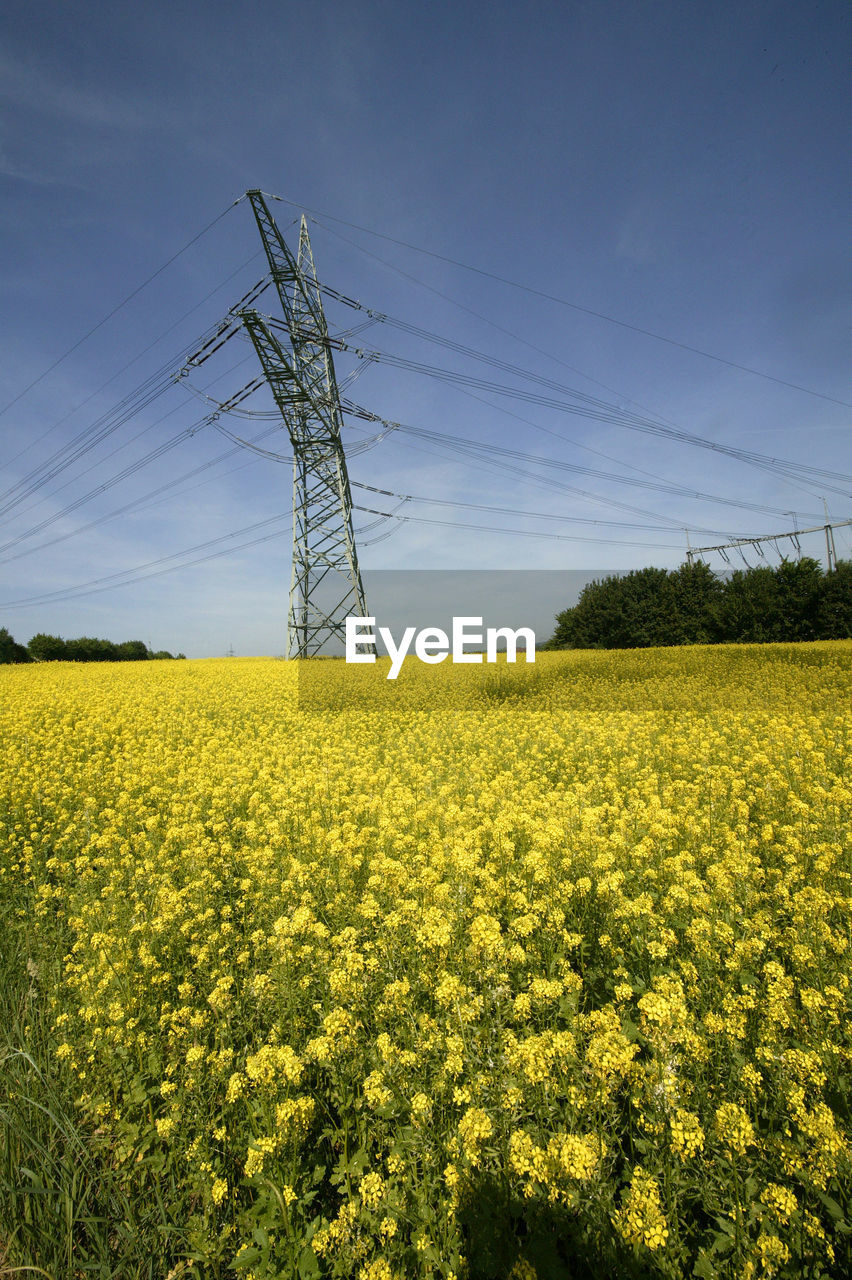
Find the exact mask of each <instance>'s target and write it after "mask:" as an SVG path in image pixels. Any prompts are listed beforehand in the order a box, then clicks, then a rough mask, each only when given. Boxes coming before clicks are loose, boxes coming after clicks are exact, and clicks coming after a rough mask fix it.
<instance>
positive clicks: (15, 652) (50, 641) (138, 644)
mask: <svg viewBox="0 0 852 1280" xmlns="http://www.w3.org/2000/svg"><path fill="white" fill-rule="evenodd" d="M185 656H186V655H185V654H183V653H178V654H173V653H169V652H168V650H166V649H159V650H157V651H156V652H155V651H154V650H153V649H149V648H148V646H147V645H146V644H145V643H144V641H142V640H124V641H123V642H122V643H121V644H115V643H114V641H112V640H98V639H96V638H95V637H94V636H80V637H79V638H78V639H77V640H63V639H62V637H61V636H48V635H45V634H44V632H39V634H38V635H36V636H33V638H32V640H30V642H29V644H26V645H24V644H18V642H17V641H16V640H15V639H14V637H13V636H11V635H10V634H9V632H8V630H7V629H6V627H0V663H3V662H142V661H145V660H147V659H151V658H156V659H160V658H174V657H178V658H184V657H185Z"/></svg>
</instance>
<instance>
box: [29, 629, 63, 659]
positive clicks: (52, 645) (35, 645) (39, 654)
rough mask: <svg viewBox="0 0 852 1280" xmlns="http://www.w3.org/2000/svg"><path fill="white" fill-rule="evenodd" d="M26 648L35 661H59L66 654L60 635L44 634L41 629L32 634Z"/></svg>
mask: <svg viewBox="0 0 852 1280" xmlns="http://www.w3.org/2000/svg"><path fill="white" fill-rule="evenodd" d="M27 649H28V650H29V653H30V657H31V658H32V659H33V660H34V661H35V662H61V661H62V660H63V658H65V657H66V656H67V653H66V649H65V641H64V640H63V639H62V637H61V636H49V635H45V633H44V632H43V631H40V632H39V633H38V635H35V636H33V638H32V640H31V641H30V642H29V644H28V645H27Z"/></svg>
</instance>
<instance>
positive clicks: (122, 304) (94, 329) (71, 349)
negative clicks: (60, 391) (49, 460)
mask: <svg viewBox="0 0 852 1280" xmlns="http://www.w3.org/2000/svg"><path fill="white" fill-rule="evenodd" d="M244 199H245V196H240V197H239V199H237V200H234V202H233V204H229V205H228V207H227V209H223V210H222V212H221V213H220V214H217V216H216V217H215V218H214V219H213V221H212V222H208V224H207V226H206V227H203V228H202V229H201V231H199V232H198V235H195V236H193V237H192V239H191V240H187V242H186V244H185V245H184V246H183V247H182V248H180V249H178V251H177V253H173V254H172V256H171V257H170V258H167V259H166V261H165V262H164V263H163V265H162V266H161V267H158V268H157V270H156V271H154V272H153V273H152V274H151V275H150V276H148V279H147V280H143V281H142V283H141V284H140V285H137V287H136V288H135V289H134V290H133V291H132V293H128V295H127V297H126V298H123V299H122V300H121V302H119V303H118V304H117V305H116V306H114V307H113V309H112V310H111V311H109V312H107V314H106V315H105V316H104V318H103V319H102V320H99V321H98V323H97V324H95V325H92V327H91V329H89V330H88V331H87V332H86V333H84V334H83V336H82V338H78V339H77V341H76V342H75V343H73V345H72V346H70V347H69V348H68V350H67V351H65V352H63V354H62V355H61V356H59V357H58V359H56V360H54V361H53V363H52V364H51V365H48V367H47V368H46V369H45V370H44V371H43V372H42V373H40V374H39V375H38V377H37V378H33V380H32V382H31V383H29V385H28V386H26V387H24V389H23V391H19V392H18V394H17V395H16V396H15V397H14V398H13V399H12V400H10V401H9V402H8V404H5V405H3V407H2V408H0V416H1V415H2V414H4V413H7V412H8V410H9V409H11V408H12V406H13V405H16V404H17V403H18V401H19V400H23V398H24V396H25V395H28V394H29V392H30V391H32V389H33V387H37V386H38V384H39V383H40V382H42V381H43V380H44V379H45V378H46V377H47V375H48V374H49V373H53V370H54V369H57V368H58V367H59V365H61V364H62V363H63V362H64V361H65V360H67V359H68V357H69V356H70V355H73V353H74V352H75V351H76V350H77V348H78V347H82V345H83V343H84V342H88V340H89V338H91V336H92V334H94V333H97V331H98V330H99V329H102V328H103V327H104V325H105V324H106V323H107V321H109V320H111V319H112V318H113V316H115V315H117V314H118V312H119V311H121V309H122V307H126V306H127V304H128V302H132V301H133V299H134V298H135V297H136V296H137V295H138V294H140V293H141V292H142V290H143V289H147V287H148V285H149V284H151V282H152V281H153V280H156V279H157V276H160V275H162V274H163V272H164V271H165V270H166V268H167V267H170V266H171V264H172V263H173V262H175V261H176V260H177V259H178V258H179V257H180V256H181V254H182V253H186V251H187V249H191V248H192V246H193V245H194V244H196V243H197V242H198V241H199V240H200V239H201V238H202V236H205V235H206V234H207V232H208V231H210V230H212V228H213V227H215V226H216V223H217V222H220V221H221V220H222V218H224V216H225V214H226V213H230V211H231V209H233V208H234V205H238V204H239V203H240V200H244Z"/></svg>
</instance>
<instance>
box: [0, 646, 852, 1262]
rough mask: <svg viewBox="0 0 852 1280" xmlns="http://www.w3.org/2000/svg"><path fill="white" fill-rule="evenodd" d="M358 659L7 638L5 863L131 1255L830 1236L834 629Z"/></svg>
mask: <svg viewBox="0 0 852 1280" xmlns="http://www.w3.org/2000/svg"><path fill="white" fill-rule="evenodd" d="M308 665H309V669H307V666H308ZM300 666H301V670H300ZM382 676H383V672H382V670H381V667H379V668H362V667H359V668H346V667H344V665H343V664H342V663H334V662H325V663H323V662H316V663H312V664H296V663H284V662H276V661H273V660H260V659H259V660H240V659H231V660H223V661H206V662H182V663H178V662H174V663H172V662H159V663H138V664H135V663H127V664H121V665H100V664H92V665H85V666H75V665H71V664H42V665H37V666H31V667H18V668H13V667H6V668H0V740H2V754H3V770H2V779H0V895H2V897H3V900H5V901H6V902H10V903H12V905H13V908H14V920H15V922H16V923H15V928H16V929H17V930H19V931H20V932H21V934H22V935H23V936H25V937H26V950H27V952H28V959H29V961H30V973H31V974H32V975H34V977H33V985H34V988H35V994H34V996H33V999H32V1001H31V1005H32V1009H33V1011H34V1012H33V1017H36V1016H40V1017H42V1018H43V1019H44V1020H46V1024H47V1025H48V1026H49V1032H50V1054H51V1059H52V1066H51V1067H50V1070H51V1071H52V1072H54V1073H55V1074H56V1075H57V1076H58V1077H61V1078H62V1079H63V1080H65V1081H67V1082H68V1086H69V1088H70V1089H71V1090H72V1091H73V1097H74V1105H75V1108H76V1114H77V1115H78V1117H79V1120H80V1124H81V1126H82V1129H81V1131H82V1132H85V1133H87V1134H88V1135H89V1136H90V1140H91V1143H92V1149H97V1150H98V1151H99V1152H100V1155H99V1159H100V1160H101V1161H102V1162H103V1164H104V1167H105V1168H106V1167H109V1169H110V1170H111V1171H112V1175H113V1176H115V1173H116V1171H118V1173H119V1174H120V1176H121V1178H123V1179H125V1180H126V1182H127V1185H128V1187H131V1188H132V1190H133V1195H134V1197H136V1199H137V1201H138V1202H139V1203H145V1204H148V1203H150V1205H151V1206H152V1210H151V1213H150V1216H149V1221H150V1228H149V1229H150V1239H149V1243H148V1248H149V1250H150V1252H151V1255H152V1256H153V1257H156V1258H157V1259H158V1262H157V1263H156V1264H155V1265H154V1267H153V1270H152V1271H151V1273H150V1274H151V1275H152V1276H155V1277H163V1280H165V1277H166V1275H167V1273H168V1274H170V1275H171V1276H182V1275H186V1276H189V1275H194V1276H198V1277H209V1276H223V1277H224V1276H227V1275H231V1276H233V1275H234V1270H233V1269H234V1267H236V1268H237V1269H238V1271H239V1272H240V1273H241V1274H243V1275H246V1276H249V1277H254V1278H255V1280H271V1278H272V1277H279V1276H282V1277H290V1276H294V1277H295V1276H299V1277H302V1280H310V1278H311V1277H332V1276H333V1277H340V1278H344V1277H345V1278H346V1280H349V1278H352V1280H407V1278H408V1277H443V1278H444V1280H450V1278H451V1277H456V1278H457V1280H462V1278H463V1277H467V1276H470V1277H477V1276H479V1277H509V1276H511V1277H512V1280H532V1278H533V1277H535V1276H538V1277H539V1280H545V1277H550V1276H562V1275H564V1276H584V1275H588V1276H604V1277H605V1276H630V1275H633V1276H643V1275H647V1276H656V1275H659V1276H667V1277H691V1276H697V1277H699V1278H701V1277H703V1278H704V1280H711V1278H712V1277H716V1276H720V1277H722V1276H724V1277H732V1278H733V1277H744V1278H746V1280H748V1278H749V1277H754V1278H755V1280H757V1278H758V1277H771V1276H779V1277H801V1276H810V1277H815V1278H816V1277H820V1276H829V1275H831V1276H845V1275H847V1274H849V1268H850V1266H852V1263H850V1246H849V1238H850V1235H849V1233H850V1231H852V1210H850V1196H849V1173H850V1132H849V1120H850V1111H849V1094H850V1087H852V1032H850V1027H852V1022H850V948H849V941H850V905H852V897H850V895H852V886H850V871H852V859H850V850H852V838H850V824H849V818H850V811H852V780H850V771H849V759H850V753H849V745H850V724H852V721H851V720H850V714H849V712H850V706H852V699H851V698H850V694H852V643H846V642H836V643H825V644H814V645H798V646H782V645H777V646H766V647H756V646H754V647H752V646H741V647H724V648H722V647H720V648H687V649H668V650H648V651H633V652H625V653H589V652H585V653H580V652H576V653H567V654H547V653H545V654H539V655H538V659H537V662H536V664H535V666H534V667H532V666H530V667H528V666H526V665H525V664H523V663H521V664H519V665H518V666H517V667H508V666H506V665H505V664H503V665H501V666H498V667H497V668H494V667H477V668H474V667H452V666H451V665H450V664H449V663H446V664H444V665H443V666H441V667H429V668H427V667H424V666H421V665H420V664H412V663H408V664H406V667H405V670H404V671H403V672H402V674H401V675H400V678H399V679H398V680H397V681H396V682H395V683H393V684H392V683H391V682H389V681H386V680H384V679H383V678H382ZM0 1092H2V1084H0ZM158 1201H159V1205H158ZM157 1205H158V1209H157V1211H156V1212H155V1207H156V1206H157ZM3 1229H5V1232H6V1236H7V1238H11V1237H12V1236H13V1235H14V1233H13V1232H12V1230H11V1227H10V1224H3V1228H2V1229H0V1241H2V1230H3ZM15 1238H17V1237H15ZM116 1239H118V1237H116ZM115 1248H116V1250H117V1252H116V1257H115V1272H114V1274H116V1275H119V1274H121V1275H123V1274H125V1273H124V1272H122V1271H121V1258H120V1256H119V1255H120V1249H119V1245H118V1244H116V1245H115ZM14 1260H15V1259H14V1255H13V1254H10V1255H9V1261H10V1262H12V1261H14ZM0 1262H2V1259H0ZM67 1274H68V1275H69V1276H72V1275H76V1274H78V1273H77V1272H75V1271H74V1264H73V1258H71V1259H70V1260H69V1270H68V1272H67ZM80 1274H82V1273H80ZM146 1274H147V1273H146Z"/></svg>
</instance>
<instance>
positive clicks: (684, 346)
mask: <svg viewBox="0 0 852 1280" xmlns="http://www.w3.org/2000/svg"><path fill="white" fill-rule="evenodd" d="M269 198H270V199H272V200H279V201H281V202H282V203H283V204H289V205H292V206H293V207H295V208H301V209H304V210H305V211H306V212H307V213H310V214H312V215H313V216H314V217H317V218H329V219H331V221H332V222H339V223H340V224H341V226H344V227H350V228H351V229H352V230H353V231H361V232H363V233H364V234H365V235H370V236H376V237H377V238H378V239H380V240H387V241H388V242H389V243H390V244H395V245H399V246H400V247H401V248H404V249H411V250H412V252H414V253H420V254H423V255H424V256H425V257H427V258H434V259H436V261H438V262H446V263H448V264H449V265H450V266H453V267H459V268H460V269H461V270H463V271H470V272H473V273H474V274H475V275H479V276H483V277H485V278H486V279H488V280H495V281H497V283H498V284H503V285H507V286H508V287H509V288H512V289H520V290H521V291H522V292H524V293H529V294H531V295H533V296H534V297H538V298H544V299H546V300H547V301H548V302H555V303H558V304H559V305H560V306H563V307H569V308H570V309H571V310H572V311H578V312H581V313H582V314H583V315H587V316H594V317H595V319H597V320H605V321H606V322H607V323H608V324H614V325H618V326H619V327H620V328H622V329H629V330H631V331H632V332H633V333H640V334H642V335H643V336H644V337H646V338H653V339H655V340H656V341H657V342H665V343H667V344H668V345H669V346H672V347H679V348H680V349H681V350H682V351H689V352H690V353H691V354H693V355H698V356H703V357H704V359H706V360H714V361H715V362H716V363H717V364H723V365H727V366H728V368H731V369H738V370H739V371H740V372H741V373H750V374H753V375H754V376H755V377H758V378H765V379H767V380H768V381H769V382H775V383H777V384H778V385H779V386H782V387H789V388H790V389H791V390H793V391H801V392H803V393H804V394H805V395H809V396H816V397H817V398H818V399H820V400H827V401H829V402H830V403H831V404H839V405H842V406H843V408H844V409H852V404H850V403H849V402H847V401H846V400H838V399H836V398H835V397H834V396H828V395H825V394H824V393H823V392H821V391H814V390H813V389H812V388H811V387H803V386H801V385H800V384H799V383H796V382H788V381H787V380H786V379H784V378H776V377H775V376H774V375H773V374H771V373H765V372H764V371H763V370H762V369H753V368H751V367H750V366H749V365H744V364H739V363H738V362H737V361H736V360H728V359H726V358H725V357H724V356H717V355H714V354H713V353H712V352H710V351H703V350H702V349H701V348H700V347H694V346H690V345H689V344H688V343H686V342H679V341H678V340H677V339H676V338H669V337H667V336H666V335H665V334H662V333H654V332H653V331H652V330H650V329H643V328H642V327H641V326H640V325H636V324H631V323H629V322H628V321H626V320H618V319H616V317H615V316H609V315H606V314H604V313H603V312H602V311H594V310H592V308H590V307H583V306H581V305H580V304H579V303H577V302H571V301H570V300H569V299H568V298H560V297H558V296H557V295H556V294H552V293H547V292H546V291H545V290H543V289H535V288H533V287H532V286H531V285H525V284H522V283H520V281H518V280H510V279H508V278H507V277H506V276H501V275H498V274H497V273H496V272H494V271H486V270H485V269H483V268H482V267H473V266H471V265H470V264H469V263H467V262H461V261H459V259H457V258H451V257H449V256H448V255H446V254H443V253H436V252H434V251H433V250H431V249H423V248H422V247H421V246H419V245H416V244H411V243H410V242H409V241H407V240H400V239H397V238H396V237H395V236H389V235H385V234H384V233H382V232H381V231H373V230H372V229H371V228H370V227H363V226H360V225H359V224H358V223H356V222H349V221H347V220H346V219H345V218H338V217H336V216H335V215H334V214H332V213H325V212H323V211H322V210H317V209H311V208H309V207H308V206H307V205H297V204H296V201H294V200H288V199H287V198H286V197H284V196H275V195H273V196H270V197H269Z"/></svg>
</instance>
